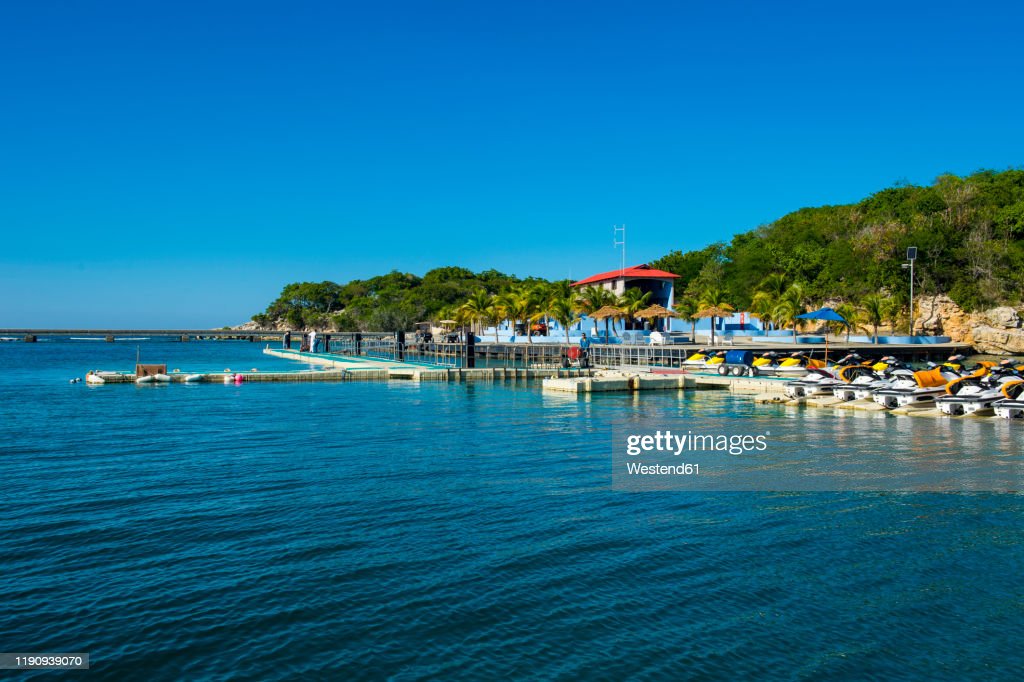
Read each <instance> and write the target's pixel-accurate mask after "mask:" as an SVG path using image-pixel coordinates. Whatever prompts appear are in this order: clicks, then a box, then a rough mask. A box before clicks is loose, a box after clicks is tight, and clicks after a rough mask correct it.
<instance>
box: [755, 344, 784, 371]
mask: <svg viewBox="0 0 1024 682" xmlns="http://www.w3.org/2000/svg"><path fill="white" fill-rule="evenodd" d="M781 357H782V356H781V355H780V354H779V353H776V352H775V351H773V350H770V351H768V352H766V353H762V354H761V355H759V356H758V357H756V358H754V362H752V363H751V364H752V365H753V366H754V367H756V368H757V373H758V374H774V373H775V368H776V367H778V366H779V362H780V360H779V358H781Z"/></svg>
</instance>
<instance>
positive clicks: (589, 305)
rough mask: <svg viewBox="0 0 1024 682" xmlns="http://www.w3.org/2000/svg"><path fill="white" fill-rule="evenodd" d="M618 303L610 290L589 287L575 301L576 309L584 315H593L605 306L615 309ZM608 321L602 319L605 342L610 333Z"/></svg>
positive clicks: (607, 319) (617, 298)
mask: <svg viewBox="0 0 1024 682" xmlns="http://www.w3.org/2000/svg"><path fill="white" fill-rule="evenodd" d="M618 302H619V297H618V296H616V295H615V292H614V291H612V290H611V289H605V288H604V287H598V286H593V285H591V286H589V287H584V288H583V290H582V291H580V293H579V296H578V297H577V300H576V309H577V310H579V311H580V312H581V313H583V314H585V315H593V314H594V313H596V312H597V311H598V310H600V309H601V308H604V307H605V306H611V307H615V306H616V305H617V304H618ZM610 319H611V318H608V317H606V318H604V338H605V339H606V340H607V339H608V338H609V334H610V333H611V332H610V330H609V323H610Z"/></svg>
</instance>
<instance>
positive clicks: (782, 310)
mask: <svg viewBox="0 0 1024 682" xmlns="http://www.w3.org/2000/svg"><path fill="white" fill-rule="evenodd" d="M806 298H807V294H806V293H805V292H804V288H803V285H801V284H800V283H799V282H796V283H794V284H792V285H790V287H789V288H788V289H786V291H785V292H784V293H783V294H782V298H780V299H779V301H778V303H776V304H775V307H774V308H773V309H772V317H773V318H774V319H775V321H777V322H779V323H780V324H787V325H788V324H791V325H793V339H794V340H795V339H796V333H797V328H798V327H799V326H800V325H801V324H803V320H801V319H800V318H799V315H803V314H804V313H805V312H807V310H806V309H805V307H804V301H805V300H806Z"/></svg>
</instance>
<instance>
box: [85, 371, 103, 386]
mask: <svg viewBox="0 0 1024 682" xmlns="http://www.w3.org/2000/svg"><path fill="white" fill-rule="evenodd" d="M85 383H87V384H92V385H93V386H100V385H102V384H105V383H107V380H106V379H104V378H103V377H102V376H100V375H99V374H94V373H92V372H88V373H87V374H86V375H85Z"/></svg>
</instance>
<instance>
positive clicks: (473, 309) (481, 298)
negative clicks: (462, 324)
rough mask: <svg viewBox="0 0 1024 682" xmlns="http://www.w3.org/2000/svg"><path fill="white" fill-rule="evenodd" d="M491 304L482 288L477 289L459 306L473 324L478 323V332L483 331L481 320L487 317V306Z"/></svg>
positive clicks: (489, 298)
mask: <svg viewBox="0 0 1024 682" xmlns="http://www.w3.org/2000/svg"><path fill="white" fill-rule="evenodd" d="M489 305H491V297H490V296H488V295H487V292H486V291H484V290H483V289H477V290H476V291H474V292H473V295H472V296H470V297H469V300H468V301H466V302H465V303H463V304H462V306H461V307H460V308H459V311H460V312H463V313H465V314H466V316H467V317H468V318H469V320H470V321H471V322H472V323H473V324H479V325H480V334H483V333H484V327H483V321H484V320H485V319H486V318H487V307H488V306H489Z"/></svg>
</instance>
